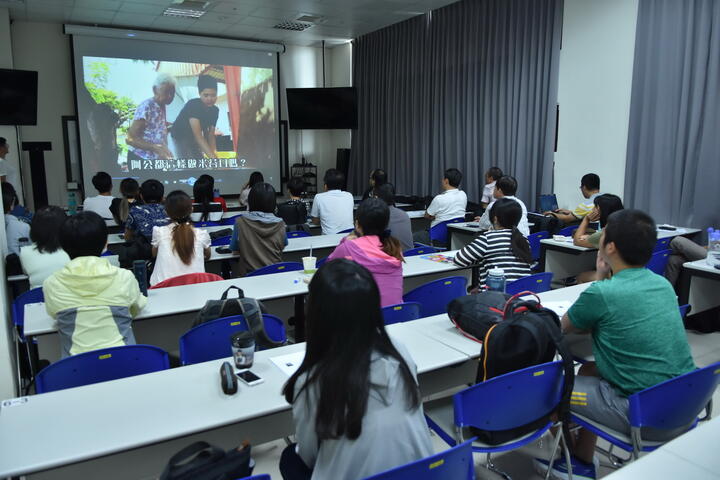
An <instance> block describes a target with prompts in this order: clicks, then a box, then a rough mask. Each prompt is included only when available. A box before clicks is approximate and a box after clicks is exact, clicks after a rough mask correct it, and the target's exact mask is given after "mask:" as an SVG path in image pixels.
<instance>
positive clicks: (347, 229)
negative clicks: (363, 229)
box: [337, 228, 355, 233]
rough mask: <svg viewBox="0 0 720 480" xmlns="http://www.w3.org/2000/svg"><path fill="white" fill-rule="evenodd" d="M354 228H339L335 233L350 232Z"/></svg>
mask: <svg viewBox="0 0 720 480" xmlns="http://www.w3.org/2000/svg"><path fill="white" fill-rule="evenodd" d="M354 230H355V228H346V229H345V230H340V231H339V232H337V233H350V232H352V231H354Z"/></svg>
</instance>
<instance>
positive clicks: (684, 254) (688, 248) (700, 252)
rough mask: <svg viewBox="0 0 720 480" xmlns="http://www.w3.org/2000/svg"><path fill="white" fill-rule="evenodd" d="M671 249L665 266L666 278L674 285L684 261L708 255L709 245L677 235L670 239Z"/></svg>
mask: <svg viewBox="0 0 720 480" xmlns="http://www.w3.org/2000/svg"><path fill="white" fill-rule="evenodd" d="M670 250H671V251H672V255H670V259H669V260H668V264H667V267H665V278H667V279H668V282H670V284H671V285H672V286H673V287H674V286H676V284H677V281H678V278H679V277H680V271H681V270H682V266H683V263H686V262H695V261H697V260H702V259H703V258H706V257H707V254H708V249H707V246H705V247H703V246H701V245H698V244H697V243H695V242H693V241H692V240H690V239H689V238H685V237H675V238H673V239H672V240H671V241H670Z"/></svg>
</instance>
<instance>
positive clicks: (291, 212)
mask: <svg viewBox="0 0 720 480" xmlns="http://www.w3.org/2000/svg"><path fill="white" fill-rule="evenodd" d="M287 189H288V191H289V192H290V200H288V201H287V202H285V203H282V204H280V205H278V208H277V216H278V217H280V218H282V219H283V222H285V225H286V226H287V229H288V231H296V230H306V229H307V228H308V227H307V223H306V222H307V216H308V215H307V207H306V206H305V202H303V201H302V198H301V196H302V194H303V192H304V191H305V182H304V181H303V179H302V177H292V178H291V179H290V180H288V182H287Z"/></svg>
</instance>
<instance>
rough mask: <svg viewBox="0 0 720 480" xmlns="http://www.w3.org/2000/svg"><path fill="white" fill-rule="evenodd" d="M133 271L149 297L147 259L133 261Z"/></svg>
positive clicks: (142, 289) (139, 285)
mask: <svg viewBox="0 0 720 480" xmlns="http://www.w3.org/2000/svg"><path fill="white" fill-rule="evenodd" d="M133 273H134V274H135V279H136V280H137V282H138V287H140V291H141V292H142V294H143V295H145V296H146V297H147V294H148V278H147V263H145V260H135V261H134V262H133Z"/></svg>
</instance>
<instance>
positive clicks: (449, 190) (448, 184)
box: [413, 168, 467, 245]
mask: <svg viewBox="0 0 720 480" xmlns="http://www.w3.org/2000/svg"><path fill="white" fill-rule="evenodd" d="M461 181H462V173H460V170H458V169H457V168H448V169H447V170H445V173H444V175H443V179H442V182H441V183H440V185H441V188H442V192H440V194H439V195H436V196H435V198H433V200H432V202H430V205H429V206H428V207H427V209H426V210H425V218H428V219H430V220H431V222H430V228H432V227H434V226H435V225H437V224H439V223H442V222H445V221H448V220H452V219H453V218H460V217H462V218H465V209H466V208H467V195H466V194H465V192H463V191H462V190H460V182H461ZM413 239H414V240H415V241H416V242H419V243H423V244H425V245H429V244H430V231H429V230H421V231H418V232H415V233H414V234H413Z"/></svg>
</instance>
